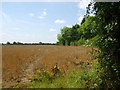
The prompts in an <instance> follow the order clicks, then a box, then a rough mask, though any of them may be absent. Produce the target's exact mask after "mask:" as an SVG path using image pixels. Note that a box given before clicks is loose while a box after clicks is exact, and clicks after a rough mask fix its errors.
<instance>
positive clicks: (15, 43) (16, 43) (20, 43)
mask: <svg viewBox="0 0 120 90" xmlns="http://www.w3.org/2000/svg"><path fill="white" fill-rule="evenodd" d="M2 45H56V43H42V42H39V43H22V42H15V41H14V42H13V43H10V42H7V43H2Z"/></svg>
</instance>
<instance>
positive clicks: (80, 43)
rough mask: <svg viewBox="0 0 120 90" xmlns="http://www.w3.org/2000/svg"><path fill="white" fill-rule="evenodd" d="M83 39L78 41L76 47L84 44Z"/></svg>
mask: <svg viewBox="0 0 120 90" xmlns="http://www.w3.org/2000/svg"><path fill="white" fill-rule="evenodd" d="M85 41H86V40H85V39H84V38H81V39H80V40H78V43H77V44H78V45H84V44H85Z"/></svg>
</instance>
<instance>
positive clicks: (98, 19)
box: [57, 2, 120, 88]
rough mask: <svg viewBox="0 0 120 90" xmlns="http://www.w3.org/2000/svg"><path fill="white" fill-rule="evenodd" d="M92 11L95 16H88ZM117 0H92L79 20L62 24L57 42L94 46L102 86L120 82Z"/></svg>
mask: <svg viewBox="0 0 120 90" xmlns="http://www.w3.org/2000/svg"><path fill="white" fill-rule="evenodd" d="M90 14H94V16H89V15H90ZM119 35H120V2H92V3H90V4H89V5H88V7H87V14H86V15H85V16H84V18H83V20H82V22H81V23H80V24H75V25H73V26H72V27H63V28H62V29H61V33H60V34H58V37H57V38H58V42H57V44H59V45H68V46H70V45H75V46H76V45H86V46H95V47H98V48H99V49H100V50H101V53H100V55H99V56H98V61H99V63H100V66H99V67H98V68H99V71H98V72H99V73H100V77H101V79H102V81H101V82H100V84H99V85H100V86H101V87H106V88H119V86H120V36H119Z"/></svg>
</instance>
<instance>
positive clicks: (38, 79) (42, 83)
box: [15, 60, 102, 88]
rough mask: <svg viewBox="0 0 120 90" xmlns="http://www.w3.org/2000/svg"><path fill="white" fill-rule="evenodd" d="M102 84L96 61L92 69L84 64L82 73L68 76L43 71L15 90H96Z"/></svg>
mask: <svg viewBox="0 0 120 90" xmlns="http://www.w3.org/2000/svg"><path fill="white" fill-rule="evenodd" d="M101 83H102V80H101V79H100V78H99V69H98V63H97V60H95V61H94V63H93V64H92V67H91V68H89V65H86V64H83V65H82V66H81V71H78V70H75V69H73V70H70V71H69V72H68V73H67V74H62V73H61V72H57V73H56V72H53V73H50V72H48V71H46V70H41V71H39V72H37V75H36V76H34V77H32V78H31V82H30V83H24V84H17V85H16V86H15V88H20V87H21V88H23V87H24V88H96V87H100V84H101Z"/></svg>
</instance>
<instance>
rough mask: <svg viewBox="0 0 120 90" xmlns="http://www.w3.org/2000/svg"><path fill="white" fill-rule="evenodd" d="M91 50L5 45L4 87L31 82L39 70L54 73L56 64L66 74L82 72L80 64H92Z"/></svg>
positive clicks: (74, 47)
mask: <svg viewBox="0 0 120 90" xmlns="http://www.w3.org/2000/svg"><path fill="white" fill-rule="evenodd" d="M90 50H91V48H88V47H84V46H55V45H3V46H2V70H3V77H2V79H3V87H11V86H13V85H14V84H15V83H25V82H29V78H31V77H32V76H34V75H35V73H36V71H37V70H41V69H45V70H46V71H48V72H52V68H53V67H54V66H55V65H56V64H57V66H58V67H59V68H60V71H61V72H62V73H64V74H66V73H67V72H68V71H69V70H71V69H78V70H80V68H81V67H80V62H89V63H91V61H90V59H91V55H90V54H89V51H90Z"/></svg>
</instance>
